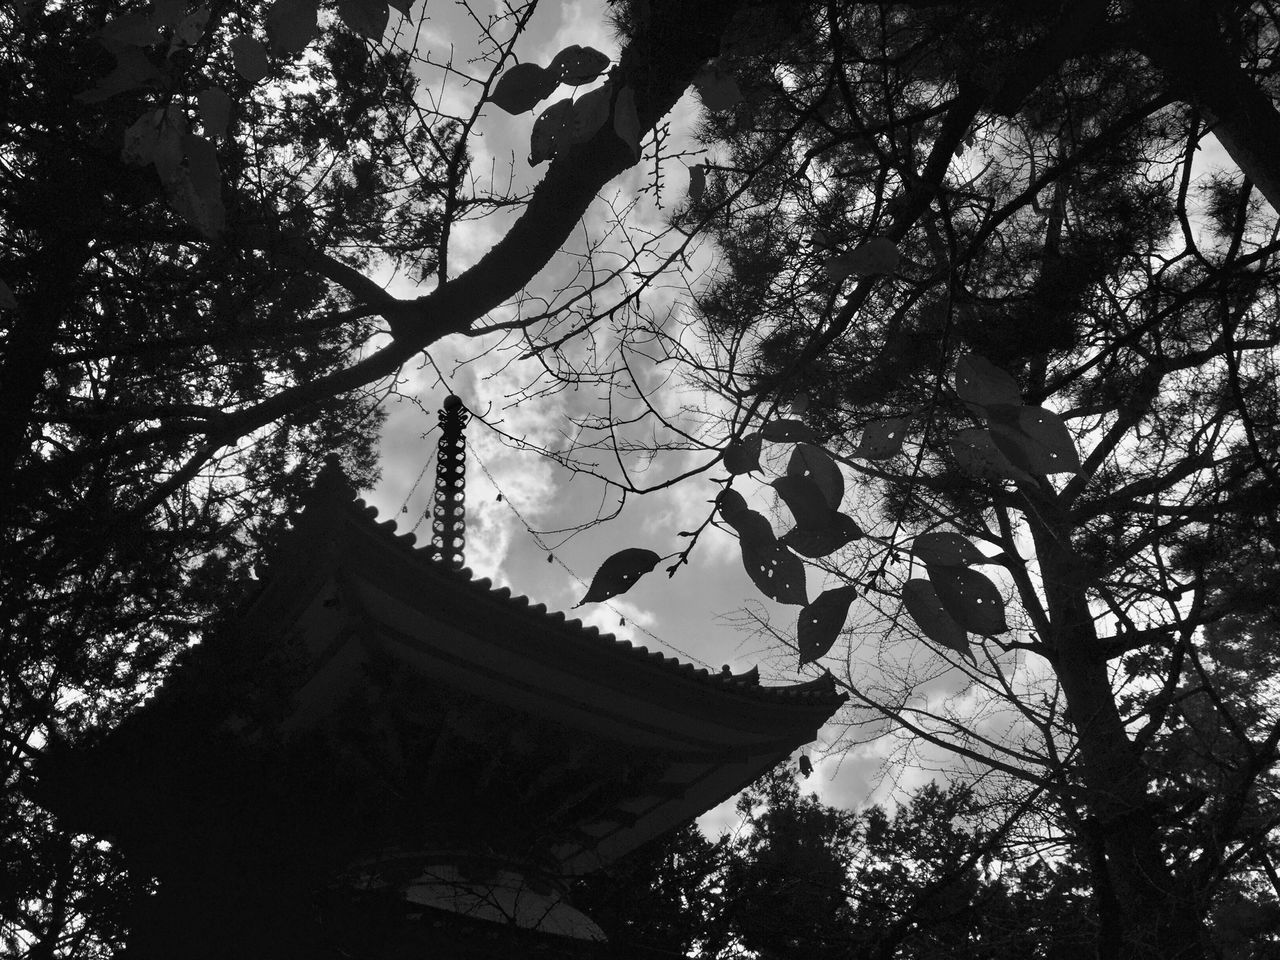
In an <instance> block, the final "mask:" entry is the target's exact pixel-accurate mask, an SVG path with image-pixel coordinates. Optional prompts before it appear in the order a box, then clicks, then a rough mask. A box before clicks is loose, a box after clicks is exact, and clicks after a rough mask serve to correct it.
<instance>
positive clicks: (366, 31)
mask: <svg viewBox="0 0 1280 960" xmlns="http://www.w3.org/2000/svg"><path fill="white" fill-rule="evenodd" d="M338 15H339V16H340V17H342V21H343V22H344V23H345V24H346V25H347V26H348V27H350V28H351V29H352V30H353V31H355V32H356V33H358V34H359V35H360V36H362V37H364V38H365V39H366V40H372V41H374V42H375V43H376V42H377V41H379V40H381V39H382V35H383V34H384V33H385V32H386V30H387V21H388V20H390V18H391V14H390V12H389V11H388V10H387V3H386V0H338Z"/></svg>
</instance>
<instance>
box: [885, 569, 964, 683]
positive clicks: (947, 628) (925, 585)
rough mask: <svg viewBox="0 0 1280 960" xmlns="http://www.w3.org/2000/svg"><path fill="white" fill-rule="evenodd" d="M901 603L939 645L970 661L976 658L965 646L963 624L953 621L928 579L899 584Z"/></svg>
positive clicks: (922, 629) (918, 624) (927, 634)
mask: <svg viewBox="0 0 1280 960" xmlns="http://www.w3.org/2000/svg"><path fill="white" fill-rule="evenodd" d="M902 605H903V606H904V607H906V610H907V613H909V614H910V615H911V619H912V620H914V621H915V622H916V626H918V627H919V628H920V629H921V631H923V633H924V635H925V636H926V637H928V638H929V639H930V640H932V641H933V642H934V643H936V644H937V645H938V646H940V647H946V648H947V649H948V650H954V651H956V652H957V653H959V654H960V655H961V656H964V657H967V658H968V659H969V660H971V661H973V663H975V664H976V663H977V662H978V661H977V659H976V658H975V657H974V655H973V651H972V650H970V649H969V637H968V636H967V635H966V634H965V631H964V627H962V626H960V624H958V623H956V622H955V620H953V619H952V618H951V615H950V614H949V613H947V611H946V609H945V608H944V607H943V606H942V601H941V600H939V599H938V595H937V593H935V592H934V589H933V584H932V583H930V582H929V581H928V580H923V579H919V578H917V579H912V580H908V581H907V582H906V583H904V584H903V585H902Z"/></svg>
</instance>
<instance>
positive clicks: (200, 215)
mask: <svg viewBox="0 0 1280 960" xmlns="http://www.w3.org/2000/svg"><path fill="white" fill-rule="evenodd" d="M182 152H183V154H184V156H185V159H186V164H185V165H184V166H182V167H180V168H179V169H178V172H177V174H176V176H174V177H172V178H171V179H170V180H169V181H168V182H167V183H166V193H167V195H168V197H169V203H170V205H171V206H172V207H173V208H174V210H176V211H177V212H178V214H179V216H181V217H182V218H183V219H184V220H186V221H187V222H188V223H190V224H191V225H192V226H193V227H195V228H196V229H198V230H199V231H200V232H201V233H202V234H204V235H205V236H206V237H209V238H213V237H216V236H217V235H218V234H220V233H221V232H222V230H223V227H225V226H226V209H225V207H224V206H223V203H222V174H221V171H220V170H219V168H218V156H217V151H216V150H215V149H214V146H213V144H212V143H211V142H210V141H208V140H206V139H205V138H204V137H197V136H195V135H194V134H186V135H184V136H183V138H182Z"/></svg>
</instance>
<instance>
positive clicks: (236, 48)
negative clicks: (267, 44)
mask: <svg viewBox="0 0 1280 960" xmlns="http://www.w3.org/2000/svg"><path fill="white" fill-rule="evenodd" d="M231 62H232V63H233V64H234V65H235V68H236V73H238V74H240V76H242V77H244V78H245V79H246V80H248V81H249V82H250V83H257V82H258V81H259V80H261V79H262V78H263V77H265V76H266V75H267V71H268V70H270V69H271V64H270V63H269V62H268V61H267V51H266V49H265V48H264V47H263V46H262V44H261V43H259V42H258V41H257V40H255V39H254V38H253V37H251V36H248V35H247V34H243V33H242V34H240V35H239V36H235V37H232V38H231Z"/></svg>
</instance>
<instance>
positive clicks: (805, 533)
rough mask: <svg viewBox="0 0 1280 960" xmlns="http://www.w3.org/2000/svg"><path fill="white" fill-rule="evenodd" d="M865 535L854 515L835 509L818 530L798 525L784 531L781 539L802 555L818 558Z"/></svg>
mask: <svg viewBox="0 0 1280 960" xmlns="http://www.w3.org/2000/svg"><path fill="white" fill-rule="evenodd" d="M863 536H865V534H864V533H863V532H862V528H861V527H860V526H858V524H857V522H856V521H855V520H854V519H853V518H852V517H850V516H847V515H846V514H843V513H840V512H838V511H835V510H833V511H831V514H830V517H829V519H828V522H827V525H826V526H824V527H821V528H819V529H816V530H805V529H802V528H800V527H796V528H795V529H793V530H788V531H787V532H786V533H784V534H783V535H782V536H781V537H780V538H779V541H780V542H781V543H784V544H786V545H787V546H788V547H790V548H791V549H792V550H794V551H795V552H796V553H798V554H800V555H801V556H802V557H811V558H813V559H817V558H819V557H826V556H829V555H830V554H833V553H835V552H836V551H837V550H839V549H840V548H841V547H843V546H845V545H847V544H850V543H853V541H855V540H861V539H862V538H863Z"/></svg>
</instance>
